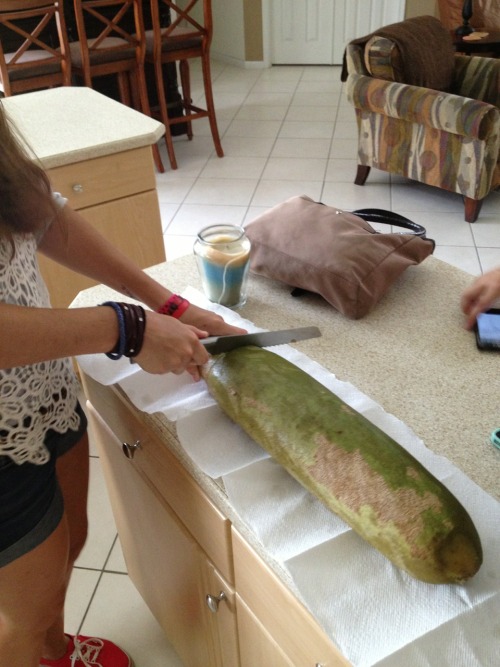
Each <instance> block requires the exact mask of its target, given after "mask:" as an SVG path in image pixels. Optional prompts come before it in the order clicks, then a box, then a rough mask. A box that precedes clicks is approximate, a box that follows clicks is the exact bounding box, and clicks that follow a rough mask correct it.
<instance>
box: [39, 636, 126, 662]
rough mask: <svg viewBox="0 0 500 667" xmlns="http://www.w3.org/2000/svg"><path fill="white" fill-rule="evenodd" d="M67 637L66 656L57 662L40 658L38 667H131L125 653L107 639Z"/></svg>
mask: <svg viewBox="0 0 500 667" xmlns="http://www.w3.org/2000/svg"><path fill="white" fill-rule="evenodd" d="M67 636H68V637H69V643H68V649H67V651H66V654H65V655H64V656H63V657H62V658H59V660H47V658H42V660H41V662H40V667H133V663H132V660H131V659H130V658H129V656H128V655H127V654H126V653H125V651H122V649H121V648H119V647H118V646H117V645H116V644H113V642H110V641H108V640H107V639H98V638H97V637H83V636H82V635H78V636H74V637H73V636H71V635H67Z"/></svg>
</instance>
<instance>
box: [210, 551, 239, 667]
mask: <svg viewBox="0 0 500 667" xmlns="http://www.w3.org/2000/svg"><path fill="white" fill-rule="evenodd" d="M202 579H203V588H204V591H205V595H204V599H205V603H206V611H208V614H207V620H208V623H209V626H210V637H211V638H212V651H213V662H214V664H215V665H217V666H218V667H237V666H238V665H239V664H240V659H239V647H238V628H237V624H236V599H235V598H236V595H235V592H234V589H233V588H232V587H231V586H230V585H229V584H228V583H227V582H226V581H225V580H224V578H223V577H222V575H221V574H220V572H218V571H217V569H216V568H215V567H214V566H213V565H212V563H211V562H210V561H209V560H206V561H205V565H204V570H203V573H202Z"/></svg>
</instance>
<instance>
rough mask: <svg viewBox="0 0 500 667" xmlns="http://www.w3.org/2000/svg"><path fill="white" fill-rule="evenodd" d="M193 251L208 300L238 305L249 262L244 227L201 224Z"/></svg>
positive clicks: (243, 288) (244, 289) (243, 295)
mask: <svg viewBox="0 0 500 667" xmlns="http://www.w3.org/2000/svg"><path fill="white" fill-rule="evenodd" d="M194 254H195V256H196V261H197V265H198V270H199V273H200V278H201V283H202V286H203V290H204V292H205V294H206V295H207V297H208V298H209V299H210V301H213V302H214V303H220V304H222V305H223V306H229V307H231V308H234V307H238V306H242V305H243V304H244V303H245V301H246V298H247V295H246V283H247V276H248V268H249V264H250V240H249V239H248V238H247V236H246V235H245V231H244V229H243V228H242V227H238V226H236V225H211V226H210V227H205V228H204V229H202V230H201V231H200V232H199V234H198V236H197V238H196V241H195V244H194Z"/></svg>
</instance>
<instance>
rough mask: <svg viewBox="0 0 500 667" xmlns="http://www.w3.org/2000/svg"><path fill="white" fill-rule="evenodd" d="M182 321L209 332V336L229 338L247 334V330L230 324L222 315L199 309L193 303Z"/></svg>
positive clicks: (183, 315)
mask: <svg viewBox="0 0 500 667" xmlns="http://www.w3.org/2000/svg"><path fill="white" fill-rule="evenodd" d="M180 321H181V322H184V323H185V324H191V325H192V326H195V327H198V328H199V329H203V330H204V331H207V332H208V335H209V336H227V335H230V334H232V335H234V334H244V333H247V331H246V329H242V328H241V327H235V326H233V325H231V324H228V323H227V322H225V321H224V319H223V318H222V317H221V316H220V315H217V314H216V313H212V312H211V311H210V310H205V309H204V308H199V307H198V306H195V305H194V304H192V303H191V304H190V305H189V308H188V309H187V310H186V311H185V312H184V313H183V314H182V316H181V318H180Z"/></svg>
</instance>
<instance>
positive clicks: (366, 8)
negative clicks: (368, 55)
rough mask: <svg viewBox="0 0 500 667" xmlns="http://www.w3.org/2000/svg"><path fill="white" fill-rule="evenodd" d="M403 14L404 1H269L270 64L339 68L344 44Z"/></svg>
mask: <svg viewBox="0 0 500 667" xmlns="http://www.w3.org/2000/svg"><path fill="white" fill-rule="evenodd" d="M404 13H405V0H271V7H270V21H271V26H270V38H271V39H270V47H271V48H270V51H271V63H272V64H273V65H293V64H300V65H339V64H341V62H342V54H343V53H344V48H345V45H346V44H347V42H348V41H350V40H351V39H354V38H355V37H362V36H363V35H365V34H368V33H369V32H372V31H373V30H376V29H377V28H380V27H381V26H383V25H387V24H389V23H395V22H396V21H402V20H403V18H404Z"/></svg>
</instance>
